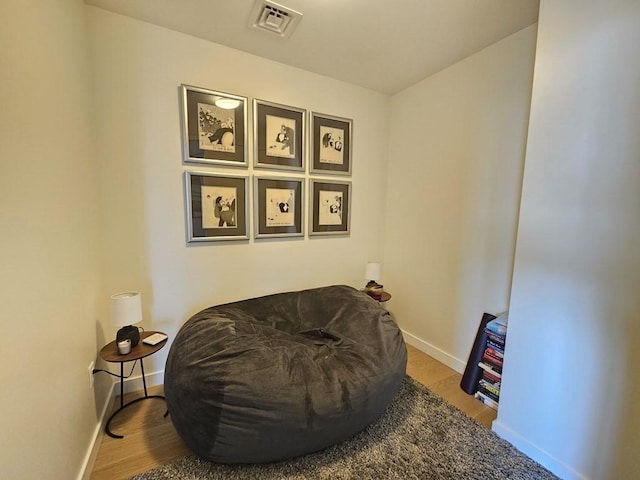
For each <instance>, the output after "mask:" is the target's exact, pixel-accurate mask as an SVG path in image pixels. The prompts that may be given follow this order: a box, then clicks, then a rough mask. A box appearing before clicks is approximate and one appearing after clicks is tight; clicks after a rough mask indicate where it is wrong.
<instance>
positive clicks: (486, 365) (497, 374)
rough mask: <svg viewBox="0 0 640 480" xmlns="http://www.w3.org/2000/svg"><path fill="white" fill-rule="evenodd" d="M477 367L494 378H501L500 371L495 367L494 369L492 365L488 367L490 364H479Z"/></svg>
mask: <svg viewBox="0 0 640 480" xmlns="http://www.w3.org/2000/svg"><path fill="white" fill-rule="evenodd" d="M478 366H479V367H480V368H482V369H483V370H487V371H489V372H491V373H492V374H493V375H495V376H496V377H498V378H502V369H498V368H497V367H495V366H493V365H490V364H488V363H486V362H480V363H478ZM498 370H499V371H498Z"/></svg>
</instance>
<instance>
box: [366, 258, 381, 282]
mask: <svg viewBox="0 0 640 480" xmlns="http://www.w3.org/2000/svg"><path fill="white" fill-rule="evenodd" d="M380 270H381V269H380V264H379V263H375V262H368V263H367V266H366V268H365V270H364V279H365V280H366V281H371V280H373V281H374V282H379V281H380Z"/></svg>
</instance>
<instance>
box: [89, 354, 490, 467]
mask: <svg viewBox="0 0 640 480" xmlns="http://www.w3.org/2000/svg"><path fill="white" fill-rule="evenodd" d="M407 350H408V353H409V361H408V363H407V373H408V374H409V375H411V376H412V377H413V378H415V379H416V380H417V381H419V382H420V383H422V384H424V385H426V386H427V387H429V389H431V391H433V392H435V393H437V394H438V395H440V396H441V397H443V398H445V399H446V400H447V401H448V402H449V403H451V404H452V405H454V406H456V407H457V408H459V409H460V410H462V411H463V412H465V413H467V415H469V416H470V417H472V418H475V419H476V420H477V421H479V422H480V423H482V424H483V425H485V426H486V427H488V428H490V426H491V422H492V421H493V420H494V419H495V418H496V412H495V410H492V409H491V408H489V407H486V406H485V405H483V404H482V403H481V402H479V401H478V400H476V399H474V398H473V396H471V395H467V394H466V393H465V392H463V391H462V389H460V378H461V375H460V374H459V373H457V372H456V371H455V370H453V369H451V368H449V367H447V366H446V365H444V364H442V363H440V362H438V361H437V360H435V359H433V358H431V357H430V356H428V355H426V354H425V353H423V352H421V351H420V350H418V349H416V348H414V347H412V346H410V345H407ZM162 391H163V388H162V386H161V385H160V386H157V387H151V388H149V394H150V395H158V394H160V395H161V394H162ZM137 396H139V394H128V395H125V402H126V401H128V400H129V399H130V398H135V397H137ZM165 410H166V407H165V403H164V402H163V401H162V400H160V399H150V400H145V401H142V402H138V403H136V404H134V405H131V406H130V407H127V408H126V409H125V410H124V411H123V412H122V413H120V414H118V416H117V417H116V418H115V419H114V420H113V422H112V423H111V430H112V431H113V432H116V433H119V434H121V435H124V436H125V438H123V439H115V438H111V437H109V436H108V435H106V434H103V438H102V441H101V445H100V450H99V452H98V456H97V458H96V462H95V465H94V468H93V472H92V474H91V479H92V480H119V479H126V478H129V477H130V476H132V475H135V474H136V473H141V472H145V471H147V470H150V469H152V468H155V467H157V466H160V465H163V464H165V463H168V462H170V461H172V460H174V459H176V458H178V457H181V456H183V455H187V454H188V453H189V450H188V449H187V447H186V445H185V444H184V443H183V442H182V440H181V439H180V437H178V434H177V433H176V431H175V429H174V428H173V425H172V424H171V419H170V418H169V417H166V418H165V417H163V415H164V412H165Z"/></svg>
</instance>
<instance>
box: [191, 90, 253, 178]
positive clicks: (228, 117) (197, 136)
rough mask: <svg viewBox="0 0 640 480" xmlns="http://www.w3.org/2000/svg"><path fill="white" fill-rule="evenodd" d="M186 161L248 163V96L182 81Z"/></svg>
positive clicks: (219, 163) (238, 165)
mask: <svg viewBox="0 0 640 480" xmlns="http://www.w3.org/2000/svg"><path fill="white" fill-rule="evenodd" d="M180 92H181V97H182V143H183V156H184V161H185V162H195V163H210V164H218V165H227V166H237V167H247V165H248V162H247V158H248V151H247V150H248V148H247V101H248V100H247V98H246V97H240V96H238V95H232V94H230V93H222V92H216V91H213V90H206V89H204V88H198V87H192V86H189V85H182V86H181V87H180Z"/></svg>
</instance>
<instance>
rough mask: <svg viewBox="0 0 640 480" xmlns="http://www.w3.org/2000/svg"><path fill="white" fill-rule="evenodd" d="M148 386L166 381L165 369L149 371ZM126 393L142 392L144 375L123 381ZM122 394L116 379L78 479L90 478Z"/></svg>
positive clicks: (147, 375)
mask: <svg viewBox="0 0 640 480" xmlns="http://www.w3.org/2000/svg"><path fill="white" fill-rule="evenodd" d="M145 380H146V383H147V387H154V386H156V385H161V384H162V383H164V370H161V371H159V372H153V373H147V374H146V375H145ZM123 383H124V385H123V390H124V393H125V394H126V393H130V392H142V391H143V390H144V383H143V382H142V375H137V376H135V377H129V378H127V379H125V381H124V382H123ZM119 396H120V380H117V379H116V380H115V381H114V382H113V384H112V385H111V389H110V391H109V394H108V395H107V398H106V399H105V402H104V405H103V407H102V411H101V412H100V418H99V419H98V423H97V425H96V427H95V429H94V431H93V437H92V438H93V440H92V441H91V444H90V445H89V447H88V448H87V453H86V454H85V457H84V461H83V463H82V467H81V469H80V473H79V474H78V480H89V478H90V477H91V472H92V471H93V467H94V465H95V463H96V458H97V456H98V451H99V450H100V443H101V442H102V434H103V433H104V429H105V426H106V424H107V420H108V419H109V415H110V412H111V411H112V410H113V405H114V403H115V401H116V399H117V398H118V397H119Z"/></svg>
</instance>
